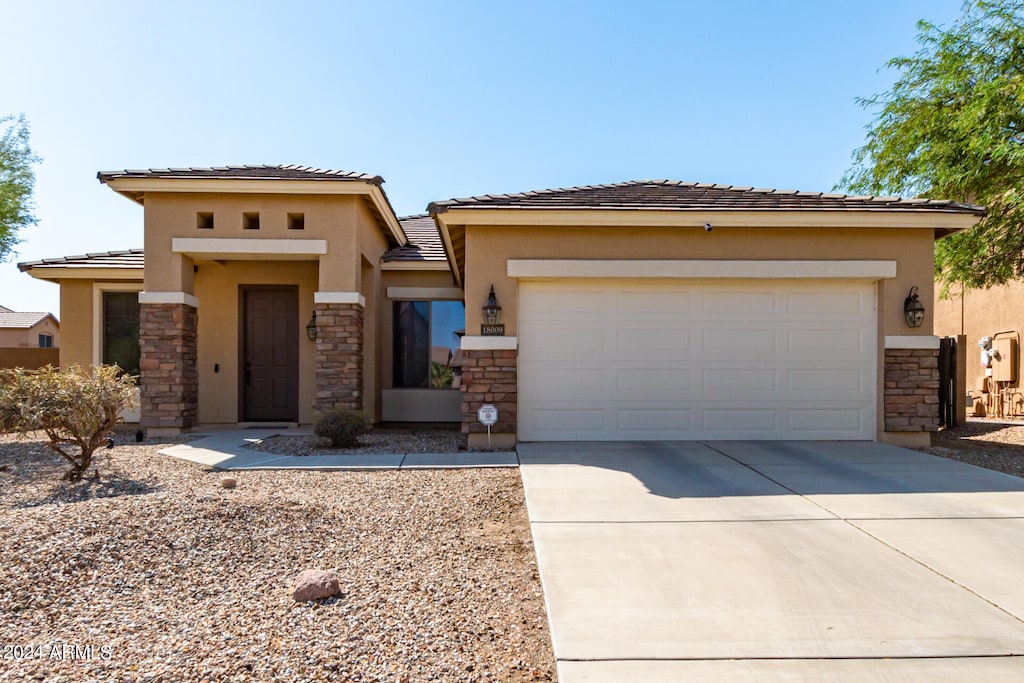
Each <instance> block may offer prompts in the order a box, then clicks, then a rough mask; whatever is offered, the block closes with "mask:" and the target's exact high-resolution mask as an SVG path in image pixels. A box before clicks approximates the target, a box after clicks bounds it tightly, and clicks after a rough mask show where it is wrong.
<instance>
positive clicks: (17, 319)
mask: <svg viewBox="0 0 1024 683" xmlns="http://www.w3.org/2000/svg"><path fill="white" fill-rule="evenodd" d="M47 318H53V315H51V314H50V313H44V312H38V311H33V312H31V313H20V312H17V311H12V310H10V309H4V310H3V311H0V328H3V329H9V330H10V329H19V330H27V329H30V328H32V327H35V326H36V325H38V324H39V323H41V322H43V321H44V320H46V319H47ZM53 321H54V322H57V319H56V318H54V319H53Z"/></svg>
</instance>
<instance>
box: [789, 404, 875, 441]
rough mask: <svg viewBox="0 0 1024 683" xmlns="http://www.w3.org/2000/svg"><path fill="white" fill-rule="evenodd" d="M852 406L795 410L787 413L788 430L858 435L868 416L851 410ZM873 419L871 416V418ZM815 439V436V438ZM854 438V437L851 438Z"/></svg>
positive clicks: (862, 412)
mask: <svg viewBox="0 0 1024 683" xmlns="http://www.w3.org/2000/svg"><path fill="white" fill-rule="evenodd" d="M850 408H854V406H847V407H845V408H841V409H829V408H797V409H790V410H789V411H788V412H787V416H788V420H789V425H788V427H789V430H790V431H792V432H799V433H803V434H815V435H818V434H821V433H822V432H834V431H836V430H840V431H843V430H845V431H846V432H848V433H850V434H853V435H855V434H858V433H860V431H861V430H862V429H863V428H864V427H865V426H866V420H867V419H869V418H868V416H866V415H865V414H864V411H857V410H851V409H850ZM871 417H872V418H873V417H874V416H873V415H872V416H871ZM815 438H817V436H815ZM851 438H856V437H851Z"/></svg>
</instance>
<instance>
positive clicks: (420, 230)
mask: <svg viewBox="0 0 1024 683" xmlns="http://www.w3.org/2000/svg"><path fill="white" fill-rule="evenodd" d="M398 222H399V223H401V224H402V230H404V231H405V235H406V237H408V238H409V244H408V245H406V246H404V247H395V248H393V249H388V250H387V251H386V252H384V261H385V262H395V261H442V262H443V261H447V260H448V259H447V257H446V256H445V253H444V244H443V243H442V242H441V235H440V234H439V233H438V231H437V224H436V223H434V219H433V218H431V217H430V216H429V215H428V214H425V213H423V214H418V215H416V216H406V217H404V218H399V219H398Z"/></svg>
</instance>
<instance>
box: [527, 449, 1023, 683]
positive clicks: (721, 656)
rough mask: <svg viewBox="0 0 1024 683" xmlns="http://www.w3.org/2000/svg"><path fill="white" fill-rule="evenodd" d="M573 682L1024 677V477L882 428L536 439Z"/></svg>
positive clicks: (542, 550) (541, 503) (545, 573)
mask: <svg viewBox="0 0 1024 683" xmlns="http://www.w3.org/2000/svg"><path fill="white" fill-rule="evenodd" d="M519 456H520V462H521V471H522V477H523V485H524V487H525V491H526V503H527V508H528V510H529V515H530V522H531V526H532V529H533V538H534V543H535V545H536V549H537V557H538V561H539V564H540V574H541V580H542V582H543V584H544V593H545V597H546V600H547V605H548V613H549V616H550V623H551V633H552V639H553V641H554V649H555V657H556V658H557V660H558V672H559V678H560V680H562V681H567V682H570V683H571V682H573V681H616V682H618V683H622V682H625V681H645V682H647V681H678V680H688V681H689V680H697V681H700V680H707V681H747V680H751V679H757V680H813V681H874V680H877V681H882V680H884V681H921V680H927V681H947V680H948V681H958V682H959V681H963V680H985V681H1004V680H1005V681H1020V680H1024V657H1019V656H1017V655H1021V654H1024V480H1022V479H1018V478H1016V477H1011V476H1009V475H1005V474H1001V473H998V472H992V471H989V470H984V469H980V468H977V467H972V466H970V465H964V464H961V463H957V462H954V461H951V460H945V459H942V458H937V457H934V456H930V455H926V454H922V453H918V452H915V451H909V450H905V449H901V448H896V447H893V446H886V445H883V444H877V443H865V442H708V443H695V442H656V443H543V444H520V446H519Z"/></svg>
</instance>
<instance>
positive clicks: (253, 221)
mask: <svg viewBox="0 0 1024 683" xmlns="http://www.w3.org/2000/svg"><path fill="white" fill-rule="evenodd" d="M242 227H243V228H245V229H246V230H259V229H260V215H259V213H257V212H256V211H246V212H245V213H243V214H242Z"/></svg>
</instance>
